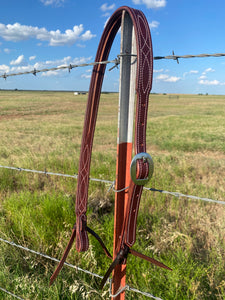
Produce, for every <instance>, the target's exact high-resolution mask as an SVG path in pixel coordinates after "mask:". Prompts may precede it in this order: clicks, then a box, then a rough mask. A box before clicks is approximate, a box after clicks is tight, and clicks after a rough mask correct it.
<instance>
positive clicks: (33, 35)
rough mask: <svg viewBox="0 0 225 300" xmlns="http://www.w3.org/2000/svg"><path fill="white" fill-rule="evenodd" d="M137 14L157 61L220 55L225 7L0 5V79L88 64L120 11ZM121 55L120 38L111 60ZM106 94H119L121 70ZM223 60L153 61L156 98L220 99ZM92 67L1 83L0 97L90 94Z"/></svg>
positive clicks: (22, 0)
mask: <svg viewBox="0 0 225 300" xmlns="http://www.w3.org/2000/svg"><path fill="white" fill-rule="evenodd" d="M123 5H126V6H130V7H133V8H135V9H139V10H141V11H142V12H143V13H144V14H145V16H146V18H147V20H148V23H149V26H150V31H151V36H152V44H153V55H154V56H166V55H171V54H172V52H173V51H174V53H175V54H176V55H186V54H201V53H224V52H225V38H224V29H225V17H224V11H225V1H222V0H214V1H212V0H126V1H123V0H120V1H119V0H115V1H109V0H108V1H105V0H83V1H82V0H32V1H31V0H19V1H18V0H7V1H5V0H0V75H3V74H5V73H6V74H8V73H17V72H24V71H31V70H33V69H34V68H35V69H37V70H38V69H43V68H52V67H58V66H62V65H69V64H80V63H90V62H93V61H94V59H95V55H96V51H97V47H98V43H99V40H100V38H101V34H102V32H103V29H104V26H105V24H106V22H107V20H108V18H109V17H110V16H111V15H112V13H113V12H114V11H115V10H116V9H117V8H119V7H120V6H123ZM119 52H120V33H118V34H117V37H116V39H115V41H114V43H113V47H112V50H111V52H110V55H109V60H113V59H115V58H116V57H117V55H118V54H119ZM111 67H112V65H108V66H107V69H106V74H105V78H104V83H103V88H102V90H103V91H110V92H112V91H115V92H118V90H119V69H117V68H114V69H113V70H112V71H109V68H111ZM224 69H225V57H217V58H213V57H212V58H192V59H179V64H178V63H177V62H176V61H174V60H157V61H156V60H155V61H154V65H153V70H154V71H153V72H154V73H153V86H152V92H154V93H185V94H206V93H208V94H223V95H224V94H225V72H224ZM91 70H92V67H90V66H88V67H82V68H76V69H73V70H71V72H70V73H69V72H68V70H60V71H50V72H45V73H38V74H37V76H34V75H32V74H29V75H22V76H15V77H8V78H7V79H6V80H5V79H3V78H0V89H28V90H31V89H33V90H72V91H77V90H79V91H87V90H88V89H89V84H90V77H91Z"/></svg>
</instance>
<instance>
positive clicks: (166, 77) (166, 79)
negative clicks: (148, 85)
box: [156, 74, 180, 82]
mask: <svg viewBox="0 0 225 300" xmlns="http://www.w3.org/2000/svg"><path fill="white" fill-rule="evenodd" d="M156 79H157V80H161V81H164V82H177V81H179V80H180V77H176V76H169V75H166V74H161V75H159V76H157V77H156Z"/></svg>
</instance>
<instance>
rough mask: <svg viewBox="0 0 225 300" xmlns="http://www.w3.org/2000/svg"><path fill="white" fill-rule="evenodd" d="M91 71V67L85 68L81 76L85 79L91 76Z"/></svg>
mask: <svg viewBox="0 0 225 300" xmlns="http://www.w3.org/2000/svg"><path fill="white" fill-rule="evenodd" d="M91 71H92V69H88V70H86V72H85V73H84V74H82V75H81V78H85V79H89V78H91V74H90V73H91Z"/></svg>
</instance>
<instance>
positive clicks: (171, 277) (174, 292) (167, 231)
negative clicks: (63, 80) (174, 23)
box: [0, 91, 225, 300]
mask: <svg viewBox="0 0 225 300" xmlns="http://www.w3.org/2000/svg"><path fill="white" fill-rule="evenodd" d="M86 101H87V95H77V96H75V95H74V94H73V92H71V93H69V92H47V91H46V92H41V91H40V92H32V91H0V141H1V142H0V165H2V166H14V167H21V168H27V169H35V170H47V171H51V172H57V173H65V174H71V175H73V174H76V173H77V172H78V162H79V154H80V144H81V137H82V130H83V122H84V121H83V120H84V114H85V108H86ZM117 116H118V95H117V94H111V93H110V94H104V93H103V94H102V95H101V101H100V107H99V114H98V119H97V125H96V131H95V138H94V147H93V154H92V164H91V175H90V177H93V178H100V179H106V180H114V179H115V170H116V149H117V146H116V140H117ZM147 152H148V153H149V154H151V156H152V158H153V160H154V165H155V170H154V174H153V178H152V179H151V181H150V182H149V183H148V185H147V187H152V188H156V189H162V190H167V191H172V192H181V193H184V194H189V195H196V196H199V197H205V198H212V199H215V200H221V201H225V96H212V95H150V101H149V114H148V126H147ZM108 188H109V185H107V184H104V183H96V182H92V181H91V182H90V187H89V207H88V224H89V226H90V227H91V228H93V229H94V230H95V231H96V232H97V233H98V234H99V235H100V236H101V237H102V238H103V240H104V241H105V243H106V245H107V247H108V248H109V249H110V250H111V251H112V246H113V245H112V240H113V213H114V193H113V191H110V192H107V191H108ZM75 195H76V180H75V179H73V178H64V177H57V176H49V175H48V176H46V175H40V174H33V173H25V172H18V171H14V170H8V169H4V168H0V237H1V238H3V239H6V240H10V241H14V242H15V243H18V244H20V245H23V246H24V247H28V248H30V249H34V250H36V251H40V252H42V253H46V254H48V255H50V256H53V257H56V258H59V259H60V258H61V255H62V253H63V250H64V249H65V246H66V244H67V242H68V239H69V236H70V233H71V229H72V227H73V225H74V223H75V213H74V203H75ZM137 226H138V227H137V241H136V243H135V245H134V249H135V250H137V251H140V252H143V253H145V254H146V255H149V256H151V257H154V258H156V259H158V260H160V261H162V262H163V263H165V264H166V265H168V266H170V267H171V268H172V269H173V271H172V272H169V271H167V270H163V269H160V268H158V267H155V266H153V265H151V264H149V263H147V262H145V261H142V260H139V259H138V258H134V257H129V258H128V264H127V283H128V284H129V285H130V286H132V287H135V288H138V289H140V290H142V291H146V292H149V293H152V294H153V295H155V296H158V297H161V298H162V299H164V300H165V299H167V300H168V299H171V300H174V299H178V300H180V299H212V300H213V299H224V298H225V271H224V270H225V206H224V205H221V204H214V203H208V202H203V201H201V200H191V199H186V198H176V197H173V196H171V195H168V194H161V193H157V192H150V191H144V192H143V195H142V199H141V204H140V211H139V215H138V224H137ZM68 262H70V263H72V264H74V265H77V266H79V267H81V268H83V269H86V270H89V271H91V272H95V273H97V274H99V275H104V273H105V272H106V270H107V268H108V266H109V263H110V261H109V260H108V259H107V258H106V257H105V255H104V253H102V249H101V247H100V246H99V245H98V243H97V242H96V241H95V240H94V239H92V237H90V249H89V250H88V252H86V253H83V254H78V253H77V252H76V251H75V247H74V248H73V249H72V251H71V252H70V254H69V257H68ZM55 266H56V264H55V263H53V262H51V261H48V260H47V259H45V258H42V257H38V256H36V255H34V254H31V253H28V252H26V251H24V250H21V249H17V248H15V247H12V246H11V245H7V244H5V243H3V242H0V287H2V288H5V289H7V290H9V291H11V292H13V293H15V294H16V295H18V296H20V297H22V298H25V299H34V300H36V299H51V300H54V299H60V300H61V299H108V298H109V297H108V286H106V287H105V289H104V291H103V292H102V291H99V290H98V283H99V282H98V280H97V279H94V278H92V277H91V276H90V275H88V274H84V273H82V272H79V271H76V270H73V269H70V268H68V267H66V266H65V267H64V268H63V270H62V272H61V273H60V275H59V277H58V279H57V280H56V282H55V283H54V284H53V286H52V287H50V288H49V286H48V285H49V278H50V276H51V274H52V272H53V271H54V269H55ZM0 298H1V299H11V297H10V296H8V295H6V294H5V293H3V292H1V291H0ZM126 298H127V299H147V298H145V297H144V296H142V295H138V294H135V293H133V292H127V294H126Z"/></svg>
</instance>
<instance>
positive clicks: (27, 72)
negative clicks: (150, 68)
mask: <svg viewBox="0 0 225 300" xmlns="http://www.w3.org/2000/svg"><path fill="white" fill-rule="evenodd" d="M110 63H114V64H115V66H118V65H119V63H120V62H119V58H115V59H114V60H107V61H100V62H90V63H83V64H76V65H73V64H69V65H66V66H59V67H53V68H45V69H40V70H38V69H35V68H34V69H33V70H31V71H24V72H18V73H9V74H7V73H5V74H3V75H0V78H4V79H7V77H11V76H20V75H27V74H33V75H35V76H36V75H37V73H43V72H49V71H58V70H65V69H68V71H69V72H70V71H71V70H72V69H74V68H79V67H87V66H95V65H106V64H110Z"/></svg>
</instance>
